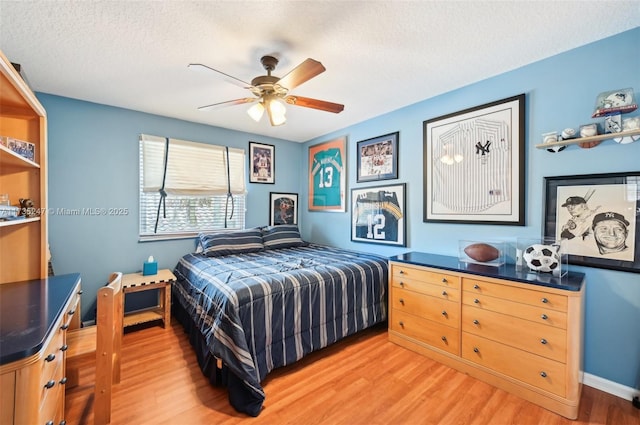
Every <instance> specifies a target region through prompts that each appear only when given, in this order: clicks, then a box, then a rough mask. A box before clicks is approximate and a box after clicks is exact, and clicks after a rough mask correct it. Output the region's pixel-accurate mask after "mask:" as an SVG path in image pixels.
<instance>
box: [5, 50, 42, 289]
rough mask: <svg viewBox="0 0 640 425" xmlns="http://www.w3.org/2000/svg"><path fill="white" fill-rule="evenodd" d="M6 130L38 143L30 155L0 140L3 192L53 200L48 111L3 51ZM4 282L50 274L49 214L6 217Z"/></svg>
mask: <svg viewBox="0 0 640 425" xmlns="http://www.w3.org/2000/svg"><path fill="white" fill-rule="evenodd" d="M0 136H6V137H12V138H15V139H18V140H23V141H25V142H29V143H33V144H34V146H35V158H34V161H30V160H28V159H26V158H23V157H21V156H20V155H18V154H16V153H14V152H12V151H11V150H9V149H7V148H6V147H4V146H1V145H0V193H6V194H8V195H9V200H10V202H11V205H13V206H19V199H20V198H30V199H32V200H33V202H34V207H35V208H37V209H39V210H41V211H42V210H46V206H47V115H46V111H45V109H44V108H43V107H42V105H41V104H40V102H39V101H38V99H37V98H36V96H35V94H34V93H33V92H32V91H31V89H30V88H29V87H28V86H27V84H26V83H25V82H24V80H23V79H22V77H20V74H18V72H17V71H16V70H15V69H14V68H13V65H11V62H10V61H9V60H8V59H7V58H6V56H5V55H4V53H2V51H0ZM0 258H2V263H3V267H0V284H2V283H6V282H14V281H22V280H32V279H40V278H44V277H46V276H47V274H48V267H47V218H46V214H43V215H42V216H41V217H38V218H35V219H25V220H16V221H10V222H4V221H3V222H0Z"/></svg>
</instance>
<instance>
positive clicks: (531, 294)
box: [462, 277, 567, 312]
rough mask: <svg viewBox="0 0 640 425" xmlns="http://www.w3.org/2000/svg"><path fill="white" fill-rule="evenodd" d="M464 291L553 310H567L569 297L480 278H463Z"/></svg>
mask: <svg viewBox="0 0 640 425" xmlns="http://www.w3.org/2000/svg"><path fill="white" fill-rule="evenodd" d="M462 288H463V290H464V291H467V292H471V293H474V294H482V295H488V296H490V297H495V298H503V299H507V300H510V301H515V302H519V303H523V304H529V305H533V306H537V307H544V308H548V309H551V310H557V311H562V312H566V311H567V297H566V296H564V295H558V294H552V293H548V292H544V291H537V290H534V289H525V288H516V287H513V286H507V285H500V284H497V283H491V282H486V281H484V280H479V279H470V278H466V277H465V278H463V279H462Z"/></svg>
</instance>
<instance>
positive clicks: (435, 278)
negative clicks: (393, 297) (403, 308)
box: [391, 263, 460, 289]
mask: <svg viewBox="0 0 640 425" xmlns="http://www.w3.org/2000/svg"><path fill="white" fill-rule="evenodd" d="M391 276H392V280H393V282H394V283H395V282H396V281H397V282H398V284H400V282H402V281H403V279H412V280H414V281H418V282H424V283H430V284H433V285H440V286H444V287H446V288H456V289H460V278H459V277H458V276H453V275H450V274H447V273H442V272H439V271H437V270H433V271H432V270H429V269H421V268H416V267H411V266H407V265H405V264H395V263H392V264H391Z"/></svg>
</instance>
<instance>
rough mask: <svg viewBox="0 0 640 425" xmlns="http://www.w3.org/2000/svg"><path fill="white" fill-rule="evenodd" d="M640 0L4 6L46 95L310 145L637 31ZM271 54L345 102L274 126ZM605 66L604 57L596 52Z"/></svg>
mask: <svg viewBox="0 0 640 425" xmlns="http://www.w3.org/2000/svg"><path fill="white" fill-rule="evenodd" d="M638 22H640V1H638V0H634V1H602V0H600V1H506V2H505V1H502V2H492V1H389V0H387V1H310V2H307V1H44V0H36V1H6V0H0V49H2V51H3V52H4V53H5V55H6V56H7V57H8V58H9V59H10V60H11V61H13V62H17V63H20V64H21V65H22V66H23V68H24V70H25V73H26V76H27V80H28V81H29V83H30V85H31V87H32V89H33V90H35V91H39V92H43V93H50V94H55V95H60V96H66V97H70V98H76V99H82V100H87V101H91V102H97V103H102V104H107V105H113V106H119V107H123V108H129V109H134V110H138V111H144V112H149V113H153V114H159V115H164V116H168V117H175V118H180V119H184V120H188V121H194V122H200V123H205V124H210V125H214V126H220V127H225V128H231V129H234V130H240V131H246V132H250V133H256V134H262V135H266V136H272V137H277V138H282V139H286V140H293V141H307V140H309V139H312V138H314V137H317V136H320V135H323V134H326V133H328V132H331V131H334V130H339V129H341V128H344V127H347V126H349V125H352V124H355V123H358V122H361V121H364V120H367V119H369V118H372V117H375V116H378V115H381V114H384V113H386V112H389V111H392V110H394V109H398V108H400V107H403V106H406V105H410V104H412V103H415V102H418V101H420V100H423V99H427V98H430V97H433V96H436V95H438V94H441V93H444V92H447V91H450V90H453V89H456V88H459V87H462V86H465V85H468V84H471V83H474V82H476V81H480V80H483V79H486V78H488V77H491V76H494V75H498V74H501V73H503V72H506V71H509V70H512V69H515V68H518V67H521V66H523V65H526V64H529V63H532V62H535V61H537V60H540V59H543V58H546V57H549V56H552V55H555V54H558V53H561V52H564V51H567V50H569V49H572V48H574V47H578V46H581V45H584V44H587V43H590V42H592V41H595V40H598V39H601V38H604V37H608V36H611V35H614V34H617V33H619V32H622V31H625V30H628V29H631V28H634V27H636V26H637V25H638ZM265 54H274V55H276V56H277V57H278V58H279V59H280V64H279V65H278V67H277V68H276V70H275V71H274V73H273V74H274V75H276V76H280V77H281V76H284V75H285V74H286V73H287V72H288V71H289V70H291V69H293V68H294V67H295V66H296V65H298V64H299V63H300V62H302V61H303V60H305V59H306V58H308V57H310V58H313V59H316V60H318V61H320V62H322V63H323V65H324V66H325V67H326V69H327V70H326V71H325V72H324V73H322V74H320V75H319V76H317V77H316V78H314V79H312V80H310V81H308V82H307V83H304V84H303V85H301V86H299V87H297V88H296V89H294V90H293V91H292V94H297V95H300V96H305V97H313V98H318V99H322V100H327V101H330V102H336V103H343V104H344V105H345V109H344V111H343V112H342V113H340V114H332V113H328V112H322V111H317V110H313V109H308V108H301V107H295V106H289V107H288V108H287V123H286V124H285V125H284V126H281V127H271V126H270V125H269V123H268V120H267V119H265V118H263V119H262V121H261V122H260V123H256V122H254V121H253V120H251V119H250V118H249V117H248V115H247V114H246V113H245V111H246V109H247V108H248V106H247V105H238V106H231V107H228V108H224V109H217V110H214V111H210V112H202V111H198V110H197V107H198V106H202V105H207V104H211V103H215V102H222V101H226V100H231V99H237V98H241V97H247V96H250V92H249V91H248V90H245V89H243V88H241V87H238V86H235V85H233V84H230V83H229V82H228V81H226V80H225V79H224V78H221V76H219V75H218V74H215V73H210V74H209V73H201V72H194V71H193V70H190V69H188V68H187V65H188V64H189V63H191V62H199V63H203V64H206V65H208V66H210V67H213V68H216V69H218V70H220V71H223V72H225V73H227V74H230V75H232V76H234V77H237V78H239V79H241V80H245V81H250V80H251V79H252V78H253V77H255V76H257V75H263V74H264V69H263V68H262V66H261V64H260V57H261V56H263V55H265ZM594 66H599V65H598V64H597V58H594Z"/></svg>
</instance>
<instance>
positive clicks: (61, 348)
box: [60, 344, 69, 351]
mask: <svg viewBox="0 0 640 425" xmlns="http://www.w3.org/2000/svg"><path fill="white" fill-rule="evenodd" d="M68 349H69V346H68V345H67V344H65V345H63V346H62V347H60V351H67V350H68Z"/></svg>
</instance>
